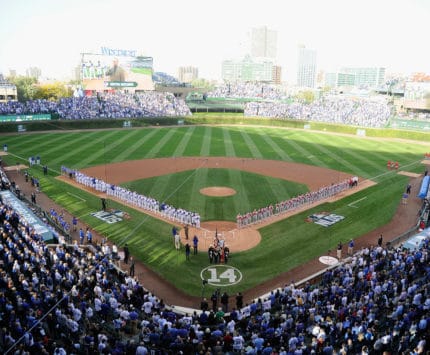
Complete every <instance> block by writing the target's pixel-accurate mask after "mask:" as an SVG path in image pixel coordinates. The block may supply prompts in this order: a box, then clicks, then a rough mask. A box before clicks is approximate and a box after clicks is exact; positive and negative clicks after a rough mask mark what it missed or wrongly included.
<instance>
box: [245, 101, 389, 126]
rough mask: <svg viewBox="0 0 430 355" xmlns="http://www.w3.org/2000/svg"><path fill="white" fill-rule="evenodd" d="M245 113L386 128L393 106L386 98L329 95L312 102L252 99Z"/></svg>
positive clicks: (248, 114) (247, 114)
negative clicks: (253, 100) (256, 100)
mask: <svg viewBox="0 0 430 355" xmlns="http://www.w3.org/2000/svg"><path fill="white" fill-rule="evenodd" d="M244 114H245V116H251V117H252V116H256V117H274V118H284V119H295V120H306V121H317V122H328V123H340V124H348V125H355V126H363V127H384V126H386V125H387V123H388V120H389V118H390V116H391V108H390V106H389V105H388V103H387V102H385V101H384V100H374V99H371V98H349V97H337V96H326V97H322V98H321V99H318V100H315V101H313V102H312V103H305V102H299V101H294V102H292V103H281V102H249V103H247V104H246V106H245V111H244Z"/></svg>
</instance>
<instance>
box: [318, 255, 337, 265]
mask: <svg viewBox="0 0 430 355" xmlns="http://www.w3.org/2000/svg"><path fill="white" fill-rule="evenodd" d="M319 261H320V263H323V264H325V265H335V264H337V263H338V262H339V261H338V260H337V259H336V258H333V257H332V256H328V255H324V256H320V258H319Z"/></svg>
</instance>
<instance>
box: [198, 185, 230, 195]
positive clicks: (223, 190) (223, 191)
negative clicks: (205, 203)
mask: <svg viewBox="0 0 430 355" xmlns="http://www.w3.org/2000/svg"><path fill="white" fill-rule="evenodd" d="M200 193H201V194H202V195H206V196H216V197H222V196H233V195H235V194H236V190H235V189H231V188H230V187H223V186H211V187H205V188H204V189H200Z"/></svg>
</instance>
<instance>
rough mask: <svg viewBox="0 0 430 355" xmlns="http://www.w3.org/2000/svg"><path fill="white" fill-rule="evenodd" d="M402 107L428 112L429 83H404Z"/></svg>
mask: <svg viewBox="0 0 430 355" xmlns="http://www.w3.org/2000/svg"><path fill="white" fill-rule="evenodd" d="M403 107H405V108H409V109H415V110H430V82H411V83H406V87H405V98H404V102H403Z"/></svg>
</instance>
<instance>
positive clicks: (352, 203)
mask: <svg viewBox="0 0 430 355" xmlns="http://www.w3.org/2000/svg"><path fill="white" fill-rule="evenodd" d="M366 198H367V196H364V197H363V198H360V199H359V200H356V201H354V202H351V203H349V204H348V207H353V208H358V207H357V206H354V205H355V204H356V203H357V202H360V201H363V200H365V199H366Z"/></svg>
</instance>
